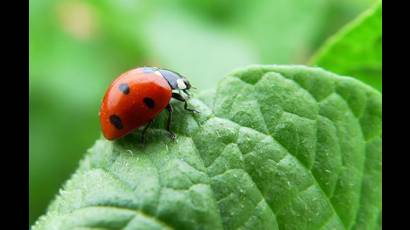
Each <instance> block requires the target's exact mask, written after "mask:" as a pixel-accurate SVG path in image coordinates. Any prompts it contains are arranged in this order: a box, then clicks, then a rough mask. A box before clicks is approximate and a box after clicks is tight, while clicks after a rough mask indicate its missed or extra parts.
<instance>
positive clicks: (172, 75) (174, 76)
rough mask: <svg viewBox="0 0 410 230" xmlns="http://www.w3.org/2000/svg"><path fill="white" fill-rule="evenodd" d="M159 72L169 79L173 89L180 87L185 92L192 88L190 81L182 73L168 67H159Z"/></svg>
mask: <svg viewBox="0 0 410 230" xmlns="http://www.w3.org/2000/svg"><path fill="white" fill-rule="evenodd" d="M159 72H160V73H161V75H162V76H163V77H164V78H165V80H167V81H168V84H169V85H170V86H171V88H172V89H178V90H182V91H184V92H185V91H186V90H189V89H190V88H191V84H190V83H189V81H188V80H187V79H186V78H185V77H183V76H182V75H181V74H179V73H177V72H174V71H171V70H167V69H159Z"/></svg>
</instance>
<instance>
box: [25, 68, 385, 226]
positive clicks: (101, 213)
mask: <svg viewBox="0 0 410 230" xmlns="http://www.w3.org/2000/svg"><path fill="white" fill-rule="evenodd" d="M239 92H240V93H239ZM199 98H204V99H203V100H201V99H194V100H192V105H193V106H194V107H195V108H196V109H197V110H199V111H200V112H201V114H199V115H191V114H189V113H187V112H186V111H184V110H183V107H182V106H181V104H175V106H176V108H177V109H176V112H175V120H177V121H178V122H175V123H174V125H173V127H172V128H173V130H175V131H176V133H177V136H178V138H177V141H176V142H172V141H170V139H169V138H168V137H167V136H166V135H165V133H164V130H163V128H164V121H165V118H166V114H165V113H163V114H162V115H161V117H160V118H159V119H158V120H157V122H156V123H155V126H154V127H155V128H154V129H152V130H150V131H149V132H148V137H149V139H148V140H147V143H146V145H144V146H143V145H140V144H139V143H138V140H139V135H140V132H136V133H134V134H133V135H130V136H127V137H126V138H124V139H121V140H119V141H115V142H110V141H107V140H105V139H103V138H102V139H101V140H98V141H97V142H96V144H95V145H94V147H93V148H91V149H90V150H89V153H88V154H87V155H86V158H85V159H84V160H83V161H82V162H81V166H80V168H79V169H78V170H77V172H76V173H75V174H74V175H73V176H72V178H71V179H70V180H69V181H68V182H67V183H66V184H65V186H64V188H63V189H62V190H61V191H60V193H59V195H58V197H57V198H56V200H55V201H54V202H53V203H52V205H51V206H50V208H49V211H48V212H47V214H46V215H45V216H43V217H42V218H40V220H39V221H38V222H37V224H36V225H35V226H34V228H33V230H37V229H96V228H101V229H137V228H138V229H139V228H143V229H237V228H245V229H301V226H303V229H319V228H324V229H350V228H356V229H363V228H364V227H366V229H374V228H380V226H379V224H380V223H379V218H380V214H381V95H380V93H378V92H377V91H376V90H374V89H372V88H371V87H369V86H367V85H365V84H363V83H361V82H359V81H357V80H355V79H352V78H348V77H342V76H338V75H336V74H333V73H330V72H327V71H324V70H322V69H318V68H310V67H304V66H281V65H278V66H276V65H275V66H252V67H248V68H244V69H241V70H238V71H236V72H233V73H232V74H230V75H229V76H227V77H225V78H224V79H223V80H222V81H221V82H220V83H219V85H218V87H217V89H216V91H213V92H212V91H211V92H208V93H206V94H202V96H200V97H199Z"/></svg>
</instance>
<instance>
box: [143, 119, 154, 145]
mask: <svg viewBox="0 0 410 230" xmlns="http://www.w3.org/2000/svg"><path fill="white" fill-rule="evenodd" d="M153 122H154V120H151V121H150V122H148V124H147V125H146V126H145V127H144V129H143V130H142V133H141V143H142V144H144V143H145V132H146V131H147V129H148V128H149V127H150V126H151V124H152V123H153Z"/></svg>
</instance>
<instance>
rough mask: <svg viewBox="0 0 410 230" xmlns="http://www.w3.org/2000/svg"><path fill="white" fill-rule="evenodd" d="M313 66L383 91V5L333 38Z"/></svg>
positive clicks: (326, 44)
mask: <svg viewBox="0 0 410 230" xmlns="http://www.w3.org/2000/svg"><path fill="white" fill-rule="evenodd" d="M311 63H313V64H314V65H317V66H320V67H323V68H326V69H328V70H331V71H333V72H335V73H339V74H343V75H348V76H354V77H356V78H357V79H359V80H361V81H363V82H365V83H367V84H369V85H371V86H373V87H374V88H376V89H378V90H379V91H381V89H382V3H381V1H380V2H378V4H376V5H375V6H374V7H373V8H372V9H370V10H368V11H366V12H365V13H363V14H362V15H361V16H359V17H358V18H357V19H356V20H354V21H353V22H351V23H350V24H348V25H347V26H346V27H344V28H343V29H342V30H341V31H340V32H339V33H337V34H336V35H335V36H333V37H331V38H330V39H329V40H328V41H327V42H326V43H325V44H324V45H323V47H322V48H321V49H320V50H319V51H318V53H317V54H316V55H315V56H314V57H313V58H312V61H311Z"/></svg>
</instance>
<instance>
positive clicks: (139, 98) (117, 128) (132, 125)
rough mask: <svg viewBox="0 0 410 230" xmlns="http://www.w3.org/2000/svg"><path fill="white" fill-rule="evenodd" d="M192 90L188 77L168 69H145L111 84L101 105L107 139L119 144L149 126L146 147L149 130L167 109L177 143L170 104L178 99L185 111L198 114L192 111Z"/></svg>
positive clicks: (119, 78) (142, 139) (124, 75)
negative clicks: (172, 99)
mask: <svg viewBox="0 0 410 230" xmlns="http://www.w3.org/2000/svg"><path fill="white" fill-rule="evenodd" d="M190 89H191V84H190V83H189V81H188V80H187V79H186V78H185V77H183V76H182V75H181V74H179V73H177V72H174V71H171V70H167V69H162V68H157V67H142V68H136V69H132V70H129V71H127V72H125V73H123V74H121V75H120V76H119V77H118V78H117V79H115V80H114V81H113V82H112V83H111V85H110V86H109V88H108V90H107V91H106V93H105V96H104V98H103V101H102V104H101V108H100V123H101V129H102V132H103V135H104V137H105V138H107V139H108V140H115V139H118V138H120V137H123V136H125V135H127V134H129V133H131V132H132V131H134V130H135V129H137V128H139V127H141V126H143V125H145V127H144V128H143V131H142V136H141V141H142V142H143V143H144V135H145V132H146V130H147V129H148V128H149V126H150V125H151V124H152V122H153V120H154V118H155V117H156V116H157V115H158V114H159V113H161V112H162V111H163V110H164V109H166V110H167V111H168V113H169V115H168V120H167V124H166V129H167V131H168V133H169V136H170V137H171V139H173V140H174V139H175V138H176V135H175V133H173V132H172V131H171V122H172V112H173V108H172V106H171V104H170V100H171V98H174V99H176V100H178V101H181V102H184V109H185V110H187V111H190V112H198V111H196V110H194V109H190V108H188V102H187V99H189V97H190V94H189V90H190ZM181 92H183V93H184V94H185V96H184V95H183V94H182V93H181Z"/></svg>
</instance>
